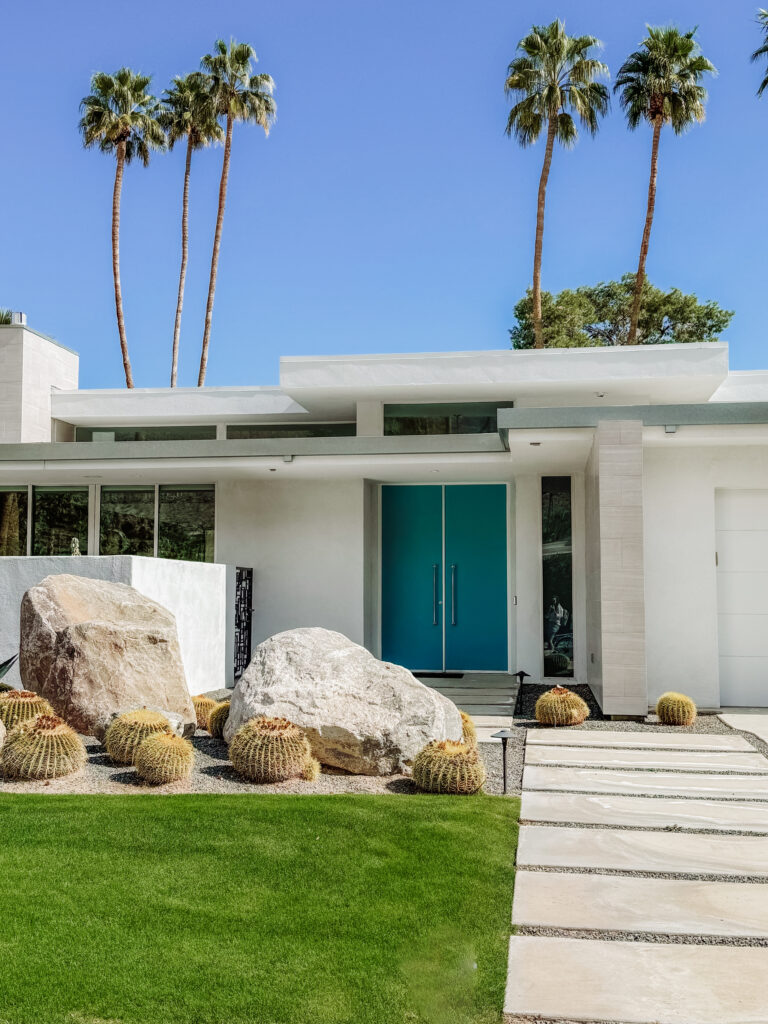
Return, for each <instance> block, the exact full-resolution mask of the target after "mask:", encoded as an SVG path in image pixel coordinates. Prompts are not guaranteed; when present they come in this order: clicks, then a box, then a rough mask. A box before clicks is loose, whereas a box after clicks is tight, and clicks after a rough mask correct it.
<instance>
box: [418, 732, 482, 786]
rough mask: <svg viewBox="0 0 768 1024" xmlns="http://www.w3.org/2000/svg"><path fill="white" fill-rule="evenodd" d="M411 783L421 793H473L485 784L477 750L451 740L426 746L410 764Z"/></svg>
mask: <svg viewBox="0 0 768 1024" xmlns="http://www.w3.org/2000/svg"><path fill="white" fill-rule="evenodd" d="M413 781H414V782H415V784H416V787H417V789H421V790H423V791H424V792H425V793H454V794H462V795H468V794H470V793H477V792H478V790H480V789H481V788H482V785H483V783H484V782H485V766H484V765H483V762H482V761H481V760H480V754H479V753H478V750H477V747H470V746H469V745H468V744H467V743H461V742H460V743H457V742H455V741H454V740H443V741H442V742H440V743H438V742H436V741H433V742H432V743H428V744H427V746H426V747H424V749H423V750H422V751H420V752H419V753H418V754H417V755H416V757H415V759H414V762H413Z"/></svg>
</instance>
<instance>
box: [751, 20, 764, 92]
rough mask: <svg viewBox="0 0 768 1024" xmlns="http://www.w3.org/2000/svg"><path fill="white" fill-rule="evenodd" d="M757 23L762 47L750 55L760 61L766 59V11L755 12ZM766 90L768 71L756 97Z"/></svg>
mask: <svg viewBox="0 0 768 1024" xmlns="http://www.w3.org/2000/svg"><path fill="white" fill-rule="evenodd" d="M757 23H758V25H759V26H760V28H761V29H762V30H763V36H764V39H763V45H762V46H760V47H758V49H757V50H755V52H754V53H753V54H752V58H751V59H752V60H753V61H756V60H760V58H761V57H768V11H767V10H766V9H765V8H764V7H761V8H760V9H759V10H758V12H757ZM766 89H768V71H766V73H765V78H764V79H763V80H762V82H761V83H760V88H759V89H758V90H757V95H758V96H762V95H763V93H764V92H765V90H766Z"/></svg>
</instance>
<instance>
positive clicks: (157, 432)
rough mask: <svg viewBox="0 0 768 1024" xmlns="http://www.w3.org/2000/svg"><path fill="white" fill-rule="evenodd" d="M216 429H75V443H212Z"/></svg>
mask: <svg viewBox="0 0 768 1024" xmlns="http://www.w3.org/2000/svg"><path fill="white" fill-rule="evenodd" d="M215 439H216V427H215V425H214V426H201V427H76V428H75V440H76V441H213V440H215Z"/></svg>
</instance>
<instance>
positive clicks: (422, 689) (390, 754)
mask: <svg viewBox="0 0 768 1024" xmlns="http://www.w3.org/2000/svg"><path fill="white" fill-rule="evenodd" d="M257 715H269V716H283V717H285V718H288V719H290V720H291V721H292V722H295V723H296V725H299V726H301V727H302V728H303V729H304V730H305V731H306V733H307V736H308V737H309V742H310V744H311V745H312V753H313V754H314V755H315V757H316V758H317V759H318V760H319V761H320V762H321V763H322V764H326V765H332V766H333V767H336V768H344V769H346V770H347V771H350V772H354V773H355V774H358V775H393V774H395V773H396V772H401V771H403V770H404V769H405V768H406V767H407V766H408V765H409V764H410V763H411V762H412V761H413V759H414V757H415V756H416V754H417V753H418V752H419V751H420V750H421V749H422V747H424V746H425V745H426V744H427V743H429V742H430V740H445V739H452V740H458V739H460V738H461V718H460V716H459V712H458V710H457V708H456V706H455V704H453V703H452V702H451V701H450V700H448V698H447V697H443V696H442V695H441V694H439V693H438V692H437V690H433V689H430V687H428V686H425V685H424V684H423V683H420V682H419V680H418V679H416V678H415V677H414V676H413V675H411V673H410V672H409V671H408V670H407V669H405V668H402V667H401V666H399V665H390V664H389V663H388V662H383V661H378V660H377V659H376V658H374V657H373V655H372V654H370V653H369V652H368V651H367V650H366V649H365V648H364V647H360V646H359V645H358V644H355V643H352V641H351V640H348V639H347V638H346V637H345V636H342V635H341V633H333V632H331V631H330V630H327V629H316V628H315V629H291V630H288V631H287V632H285V633H278V634H277V635H276V636H273V637H270V638H269V639H268V640H265V641H264V642H263V643H261V644H259V646H258V647H257V648H256V651H255V652H254V655H253V659H252V661H251V663H250V665H249V666H248V668H247V669H246V670H245V672H244V673H243V675H242V677H241V678H240V680H239V681H238V683H237V685H236V686H235V689H234V692H233V694H232V703H231V705H230V709H229V719H228V720H227V724H226V726H225V729H224V739H225V740H226V741H227V743H229V742H230V740H231V739H232V737H233V736H234V735H235V733H236V732H237V730H238V729H239V728H240V727H241V726H242V725H243V724H244V723H245V722H247V721H249V720H250V719H251V718H255V717H256V716H257Z"/></svg>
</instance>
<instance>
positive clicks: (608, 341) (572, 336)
mask: <svg viewBox="0 0 768 1024" xmlns="http://www.w3.org/2000/svg"><path fill="white" fill-rule="evenodd" d="M634 289H635V275H634V274H625V275H624V276H623V277H622V278H621V280H620V281H601V282H600V283H599V284H596V285H584V286H582V287H581V288H576V289H566V290H565V291H562V292H559V293H558V294H557V295H553V294H552V293H551V292H542V323H543V327H544V343H545V346H546V347H547V348H586V347H589V346H608V345H626V344H627V343H628V339H629V325H630V319H631V313H632V300H633V297H634ZM732 318H733V311H732V310H729V309H723V308H722V307H721V306H720V305H718V303H717V302H699V300H698V299H697V297H696V296H695V295H693V294H690V295H686V294H685V293H684V292H681V291H680V289H679V288H672V289H671V290H670V291H668V292H665V291H663V290H662V289H661V288H656V287H654V286H653V285H652V284H651V283H650V282H649V281H647V280H646V282H645V284H644V285H643V292H642V302H641V306H640V319H639V321H638V329H637V339H638V340H637V344H641V345H664V344H673V343H681V342H691V341H717V339H718V338H719V336H720V334H722V332H723V331H724V330H725V329H726V328H727V327H728V325H729V324H730V322H731V320H732ZM515 319H516V321H517V323H516V324H515V326H514V327H513V328H512V329H511V330H510V332H509V335H510V338H511V340H512V347H513V348H534V347H535V333H534V329H533V294H532V292H531V289H530V288H529V289H528V291H527V292H526V294H525V295H524V296H523V298H522V299H520V301H519V302H518V303H517V305H516V306H515Z"/></svg>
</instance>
